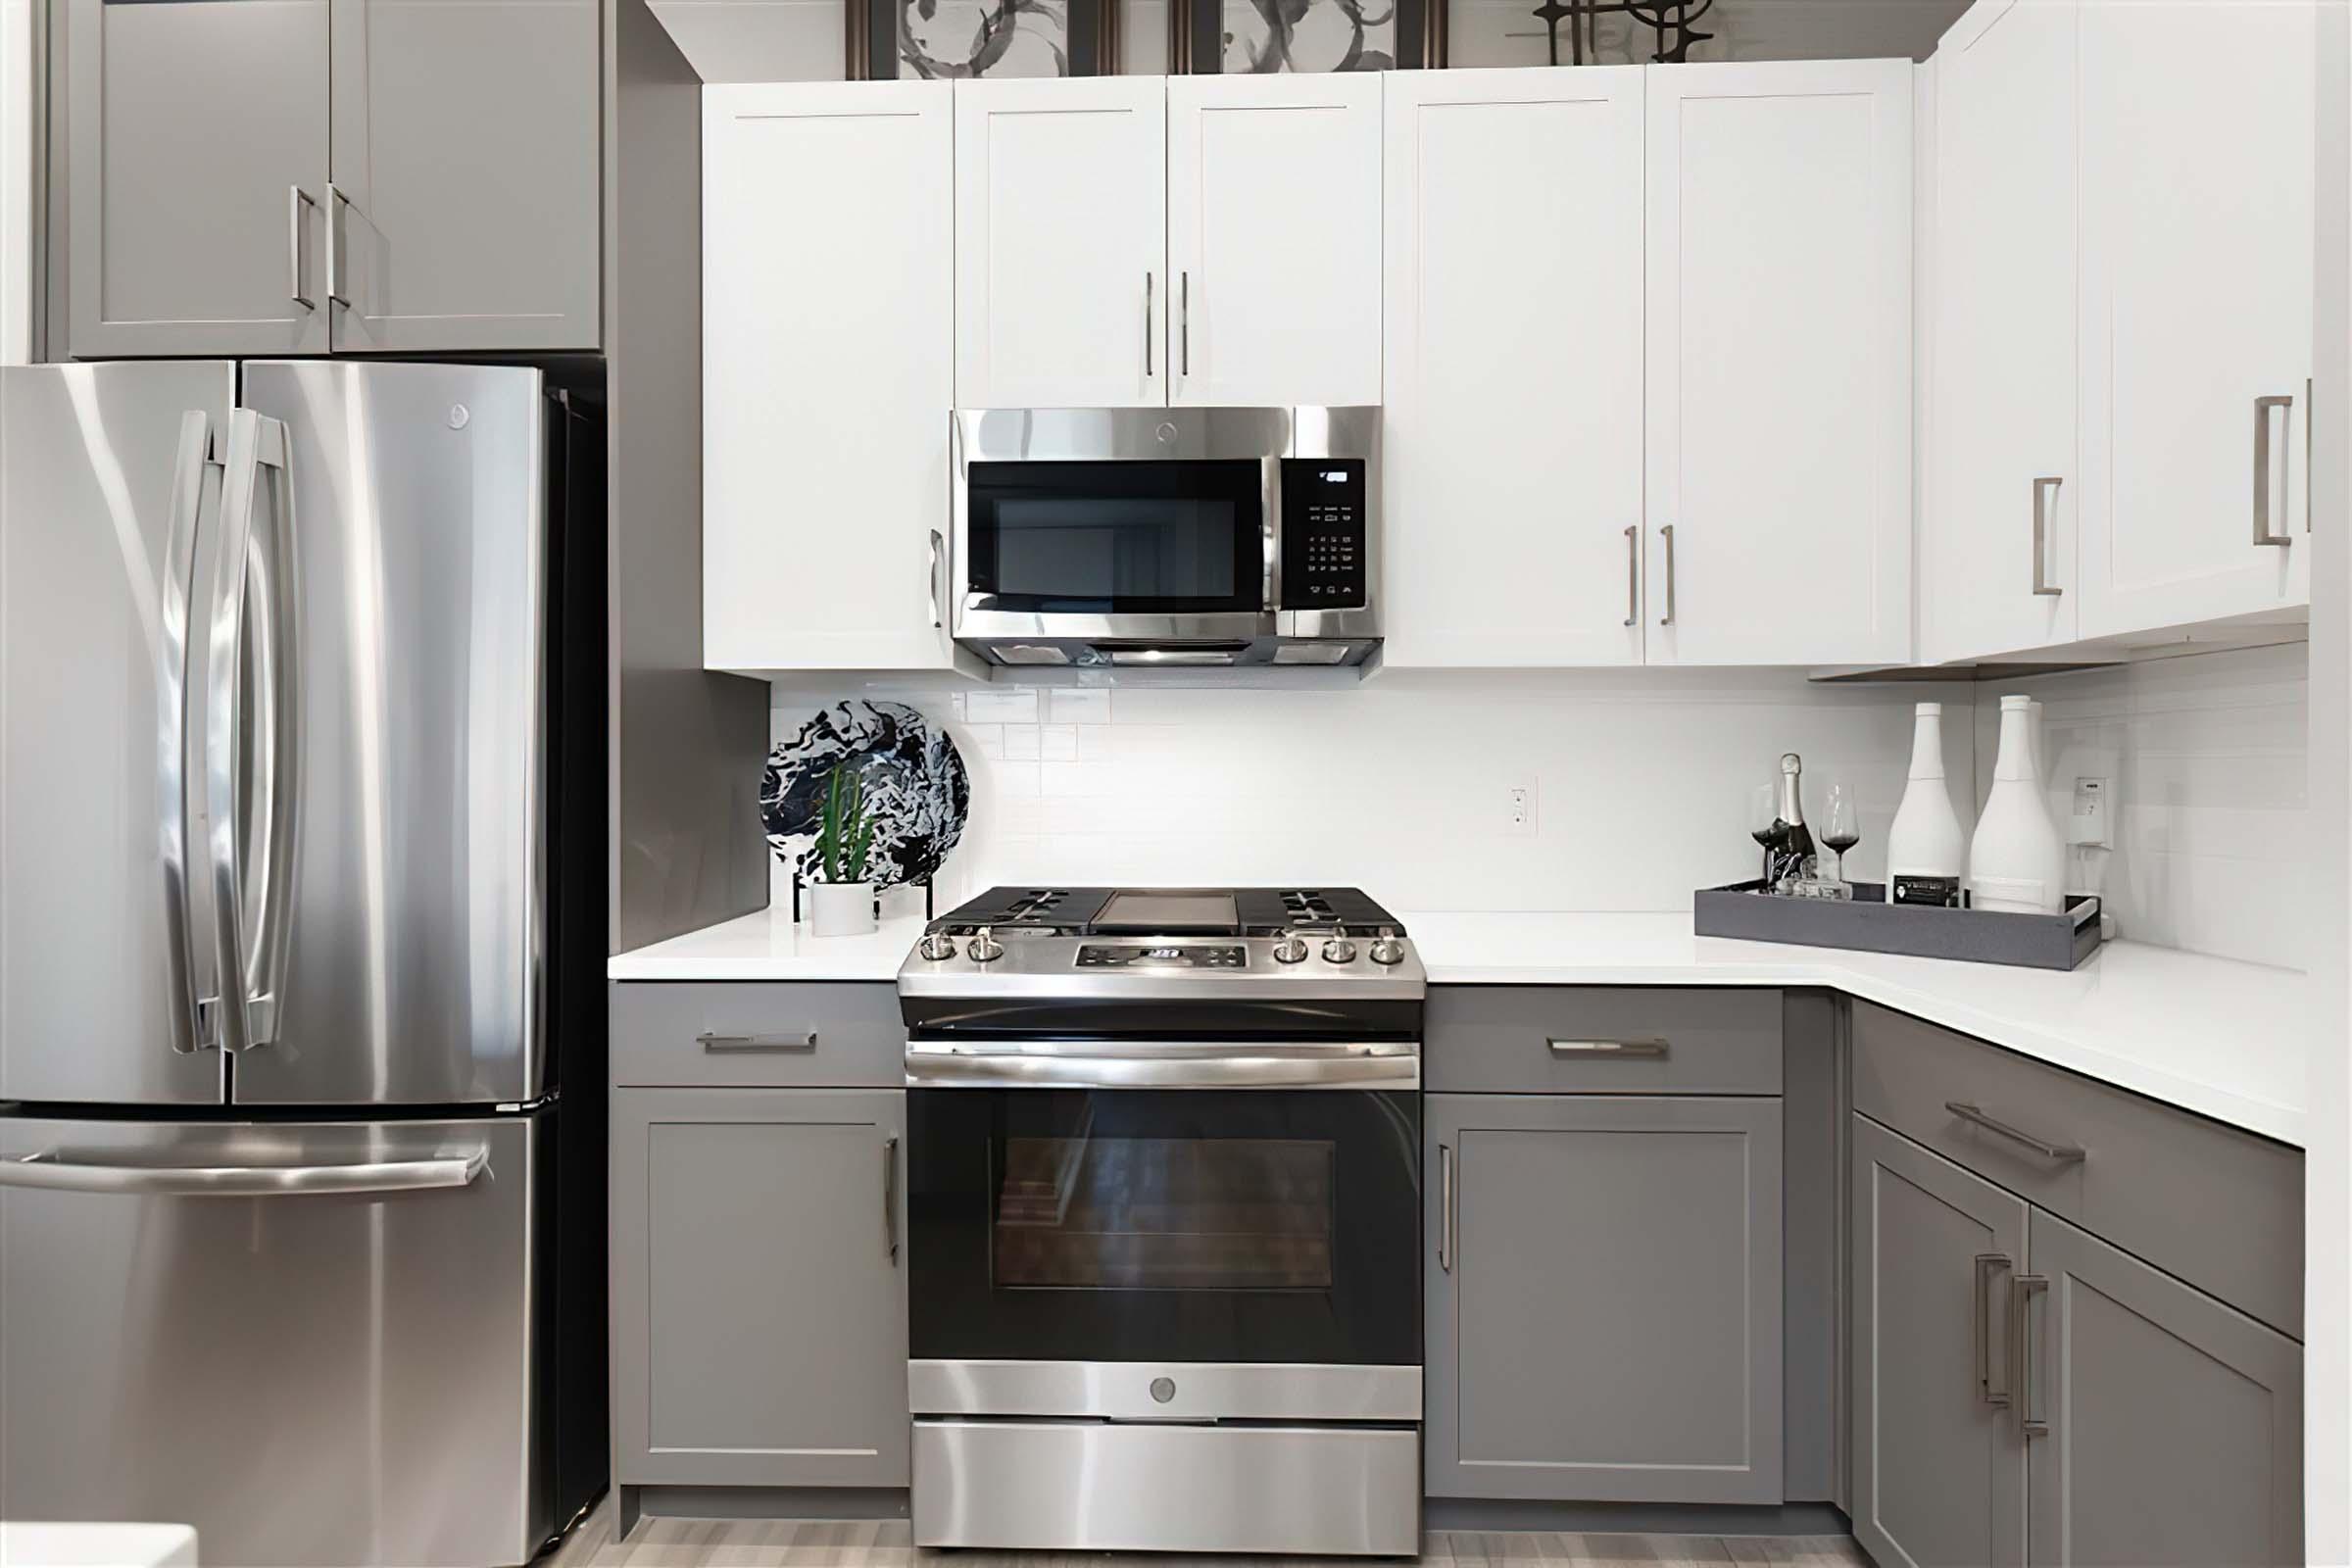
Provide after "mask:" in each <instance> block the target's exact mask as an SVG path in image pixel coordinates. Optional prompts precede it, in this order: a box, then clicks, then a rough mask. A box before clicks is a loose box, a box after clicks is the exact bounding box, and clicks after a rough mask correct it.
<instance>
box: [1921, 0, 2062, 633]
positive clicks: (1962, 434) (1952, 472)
mask: <svg viewBox="0 0 2352 1568" xmlns="http://www.w3.org/2000/svg"><path fill="white" fill-rule="evenodd" d="M1979 12H1985V13H1988V15H1985V16H1983V17H1980V16H1979V15H1978V13H1979ZM2080 15H2081V8H2080V7H2078V6H2076V5H2074V4H2072V3H2071V0H2011V3H2010V4H2008V5H2006V6H1999V5H1993V6H1980V7H1978V8H1977V10H1976V11H1972V12H1971V13H1970V14H1969V17H1968V18H1967V19H1965V20H1964V22H1963V23H1962V25H1961V26H1959V27H1955V28H1954V29H1953V32H1952V33H1950V34H1947V35H1946V36H1945V38H1944V41H1943V43H1942V44H1941V46H1940V47H1938V48H1937V50H1936V181H1935V183H1936V192H1935V209H1934V213H1933V216H1932V220H1931V221H1932V224H1933V226H1932V228H1931V230H1930V234H1931V236H1932V237H1931V238H1930V240H1929V243H1931V244H1932V245H1933V246H1934V247H1935V276H1936V285H1935V299H1934V301H1933V310H1934V312H1935V316H1934V320H1933V323H1932V326H1931V332H1932V337H1933V346H1932V348H1931V349H1930V359H1931V364H1930V367H1929V370H1928V374H1929V377H1930V391H1929V396H1928V410H1929V418H1930V420H1931V431H1932V433H1931V435H1930V438H1929V442H1928V451H1927V453H1926V454H1925V461H1926V465H1927V476H1928V482H1927V507H1926V515H1925V516H1924V517H1923V518H1922V519H1921V529H1920V534H1921V541H1922V543H1921V549H1922V555H1921V560H1920V582H1919V587H1920V594H1919V598H1920V617H1921V625H1920V652H1921V655H1922V657H1923V658H1925V659H1927V660H1930V661H1944V660H1957V659H1973V658H1982V657H1985V656H1987V655H1995V654H2006V653H2015V652H2018V651H2020V650H2024V649H2031V648H2043V647H2048V646H2050V645H2052V644H2056V643H2064V642H2071V641H2072V640H2073V639H2074V636H2075V624H2076V618H2075V611H2076V605H2077V603H2078V602H2079V600H2080V599H2081V597H2082V593H2081V590H2082V582H2081V579H2080V578H2079V576H2078V575H2077V571H2076V550H2075V515H2076V512H2077V502H2078V501H2079V500H2080V499H2081V492H2082V471H2081V469H2080V468H2079V467H2078V466H2076V462H2075V348H2076V330H2075V327H2076V315H2075V254H2076V251H2075V102H2076V88H2075V46H2076V33H2077V30H2078V19H2079V17H2080ZM2048 479H2055V480H2058V481H2059V482H2058V483H2057V484H2055V485H2051V484H2046V483H2040V481H2043V480H2048ZM2037 485H2038V489H2037V488H2036V486H2037ZM2037 501H2038V502H2039V504H2040V505H2041V507H2042V510H2043V513H2044V516H2045V524H2044V534H2045V537H2044V538H2043V541H2042V544H2041V561H2042V571H2041V579H2042V586H2044V587H2054V588H2056V589H2058V590H2059V592H2058V593H2056V594H2054V595H2053V594H2047V593H2040V594H2037V593H2035V592H2034V586H2035V579H2034V507H2035V505H2036V502H2037Z"/></svg>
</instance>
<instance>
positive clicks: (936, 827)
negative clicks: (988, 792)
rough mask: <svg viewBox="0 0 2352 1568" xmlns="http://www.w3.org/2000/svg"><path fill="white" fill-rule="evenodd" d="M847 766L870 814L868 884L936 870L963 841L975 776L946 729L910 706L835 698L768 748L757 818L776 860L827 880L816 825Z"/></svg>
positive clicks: (920, 877) (922, 876) (918, 877)
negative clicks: (836, 777)
mask: <svg viewBox="0 0 2352 1568" xmlns="http://www.w3.org/2000/svg"><path fill="white" fill-rule="evenodd" d="M844 766H848V767H854V768H856V769H857V771H858V783H859V784H861V785H862V786H864V793H865V809H866V811H867V813H868V814H869V815H870V816H871V818H872V819H873V824H874V844H873V849H872V851H871V853H870V854H869V855H868V856H867V858H866V876H867V878H868V880H870V881H871V882H872V883H873V884H874V885H875V886H876V887H883V888H887V887H898V886H900V885H902V884H905V883H909V882H921V881H924V880H926V879H928V878H929V877H930V876H931V875H932V874H933V873H934V872H936V871H938V869H939V867H940V862H941V861H943V860H945V859H946V858H948V852H949V851H950V850H952V849H954V848H955V847H956V840H957V839H960V838H962V837H963V822H964V818H965V817H966V816H967V815H969V814H970V811H971V806H972V784H971V778H970V775H968V774H967V773H965V771H964V767H963V758H962V757H961V756H960V755H958V754H957V752H956V743H955V742H954V741H952V740H950V739H949V738H948V733H947V731H946V730H944V729H935V728H933V727H932V724H931V721H930V720H929V719H927V718H925V717H924V716H923V715H922V714H920V713H918V712H916V711H914V710H913V709H911V708H908V707H907V705H906V704H905V703H869V702H864V701H855V702H847V703H835V704H834V705H833V706H832V707H831V708H825V709H820V710H818V711H817V712H816V713H815V714H814V715H812V716H811V717H810V718H809V721H808V722H807V723H805V724H803V725H802V726H801V730H800V733H799V734H797V735H795V736H793V737H792V739H790V740H787V741H778V742H777V743H776V744H775V746H774V748H773V749H772V750H770V751H769V752H768V754H767V770H766V772H765V773H763V774H762V775H761V776H760V820H761V821H762V822H763V823H765V824H766V826H767V843H768V848H770V849H771V850H773V851H775V854H776V858H777V859H779V860H781V861H783V862H784V863H785V864H786V865H789V866H792V867H793V868H794V869H796V870H798V871H799V872H800V874H801V877H802V879H803V880H805V881H814V880H817V879H819V878H820V877H821V875H822V872H821V867H820V864H819V861H818V858H817V853H816V829H817V824H818V822H819V821H820V820H821V819H822V818H823V815H824V809H825V789H826V786H827V785H828V784H829V783H830V782H831V780H832V777H833V772H834V770H835V769H836V768H839V767H844Z"/></svg>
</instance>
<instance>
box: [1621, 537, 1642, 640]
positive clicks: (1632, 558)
mask: <svg viewBox="0 0 2352 1568" xmlns="http://www.w3.org/2000/svg"><path fill="white" fill-rule="evenodd" d="M1641 618H1642V539H1641V532H1640V530H1639V529H1637V528H1635V526H1634V525H1633V524H1632V523H1630V522H1629V523H1627V524H1626V525H1625V623H1626V624H1627V625H1628V626H1631V625H1633V624H1634V623H1635V622H1636V621H1638V620H1640V619H1641Z"/></svg>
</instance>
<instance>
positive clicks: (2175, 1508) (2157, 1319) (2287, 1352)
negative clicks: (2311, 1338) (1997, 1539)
mask: <svg viewBox="0 0 2352 1568" xmlns="http://www.w3.org/2000/svg"><path fill="white" fill-rule="evenodd" d="M2033 1228H2034V1236H2033V1242H2032V1247H2033V1255H2034V1274H2036V1275H2037V1276H2040V1277H2042V1278H2045V1279H2047V1280H2048V1281H2049V1290H2048V1293H2047V1294H2046V1295H2045V1296H2041V1297H2038V1298H2034V1299H2032V1301H2031V1305H2030V1309H2029V1315H2028V1317H2027V1320H2026V1324H2025V1328H2024V1331H2023V1332H2024V1333H2025V1334H2026V1336H2027V1338H2028V1344H2029V1347H2030V1350H2029V1353H2030V1358H2031V1364H2032V1369H2033V1371H2032V1375H2031V1376H2030V1377H2029V1378H2028V1379H2026V1380H2025V1381H2026V1382H2027V1384H2028V1385H2029V1386H2028V1387H2024V1388H2021V1389H2020V1391H2019V1394H2018V1397H2019V1398H2020V1399H2021V1400H2024V1401H2026V1402H2027V1403H2028V1405H2029V1407H2030V1408H2029V1412H2028V1413H2030V1414H2031V1415H2034V1416H2035V1417H2038V1418H2041V1419H2045V1420H2047V1421H2048V1422H2049V1426H2050V1430H2049V1432H2048V1434H2047V1435H2046V1436H2040V1437H2035V1438H2034V1439H2033V1440H2032V1442H2031V1447H2030V1450H2029V1451H2030V1455H2031V1457H2030V1464H2031V1466H2032V1469H2031V1474H2030V1479H2029V1487H2030V1495H2031V1496H2032V1499H2033V1501H2032V1513H2031V1521H2032V1523H2031V1531H2032V1544H2031V1561H2032V1562H2033V1563H2034V1565H2035V1568H2045V1565H2046V1568H2060V1565H2062V1564H2063V1565H2067V1568H2074V1565H2078V1564H2079V1565H2084V1568H2088V1565H2092V1564H2100V1565H2112V1568H2124V1565H2131V1568H2169V1565H2179V1568H2217V1565H2225V1564H2229V1565H2238V1564H2263V1565H2273V1564H2278V1565H2283V1564H2289V1563H2299V1562H2301V1561H2303V1349H2302V1347H2301V1346H2298V1345H2297V1344H2295V1343H2294V1342H2293V1341H2292V1340H2289V1339H2287V1338H2285V1337H2284V1336H2282V1335H2279V1334H2276V1333H2274V1332H2272V1331H2271V1330H2270V1329H2267V1328H2264V1327H2263V1326H2262V1325H2261V1324H2259V1323H2257V1322H2255V1321H2254V1320H2253V1319H2252V1318H2249V1317H2245V1316H2243V1315H2241V1314H2239V1313H2237V1312H2233V1311H2231V1310H2230V1309H2229V1307H2227V1306H2224V1305H2223V1304H2222V1303H2221V1302H2219V1301H2217V1300H2215V1299H2212V1298H2211V1297H2209V1296H2206V1295H2204V1294H2203V1293H2202V1292H2199V1291H2197V1290H2194V1289H2192V1288H2191V1287H2189V1286H2187V1285H2183V1284H2181V1283H2180V1281H2179V1280H2176V1279H2174V1278H2173V1277H2172V1276H2171V1275H2169V1274H2164V1273H2161V1272H2159V1271H2158V1270H2156V1269H2153V1268H2150V1267H2149V1266H2148V1265H2147V1264H2145V1263H2142V1262H2140V1261H2139V1260H2138V1259H2137V1258H2134V1257H2131V1255H2129V1254H2128V1253H2125V1252H2122V1251H2118V1250H2116V1249H2115V1248H2112V1247H2109V1246H2108V1245H2107V1244H2106V1243H2105V1242H2102V1241H2099V1240H2098V1239H2097V1238H2095V1237H2093V1236H2091V1235H2090V1234H2088V1233H2087V1232H2084V1231H2081V1230H2077V1229H2076V1228H2075V1227H2074V1226H2072V1225H2069V1224H2067V1223H2066V1222H2065V1221H2064V1220H2061V1219H2055V1218H2052V1217H2051V1216H2050V1215H2047V1214H2044V1213H2042V1212H2041V1211H2039V1210H2038V1209H2037V1210H2035V1211H2034V1227H2033Z"/></svg>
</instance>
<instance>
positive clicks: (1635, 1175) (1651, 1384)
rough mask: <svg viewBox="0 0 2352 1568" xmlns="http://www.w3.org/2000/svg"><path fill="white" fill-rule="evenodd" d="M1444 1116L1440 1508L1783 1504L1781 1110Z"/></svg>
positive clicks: (1723, 1104) (1713, 1106) (1436, 1194)
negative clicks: (1504, 1500)
mask: <svg viewBox="0 0 2352 1568" xmlns="http://www.w3.org/2000/svg"><path fill="white" fill-rule="evenodd" d="M1427 1105H1428V1111H1427V1120H1428V1125H1429V1129H1430V1131H1429V1135H1428V1137H1429V1142H1430V1153H1429V1165H1430V1168H1431V1169H1432V1171H1433V1173H1434V1174H1435V1176H1436V1179H1435V1180H1433V1181H1431V1182H1430V1183H1429V1184H1428V1192H1429V1200H1428V1201H1429V1204H1430V1208H1429V1212H1428V1214H1427V1217H1426V1219H1425V1226H1426V1231H1427V1234H1428V1235H1429V1236H1430V1237H1432V1238H1433V1239H1444V1238H1446V1237H1448V1236H1450V1240H1449V1241H1442V1248H1443V1254H1444V1255H1443V1257H1442V1258H1441V1257H1437V1256H1433V1257H1432V1258H1431V1259H1430V1261H1429V1262H1428V1264H1427V1265H1426V1268H1425V1275H1426V1279H1427V1282H1428V1291H1429V1325H1428V1345H1429V1349H1428V1359H1429V1377H1430V1388H1429V1395H1430V1398H1429V1415H1428V1421H1429V1427H1428V1465H1429V1490H1430V1492H1431V1493H1432V1494H1433V1495H1440V1496H1457V1497H1533V1498H1559V1499H1567V1500H1595V1501H1648V1502H1779V1501H1780V1500H1781V1453H1782V1446H1781V1354H1782V1346H1781V1103H1780V1101H1779V1100H1778V1099H1761V1098H1759V1099H1749V1100H1716V1099H1701V1098H1696V1097H1692V1098H1687V1099H1673V1100H1667V1099H1649V1098H1641V1097H1630V1096H1629V1097H1611V1098H1606V1099H1603V1098H1599V1097H1588V1096H1565V1095H1563V1096H1502V1095H1495V1096H1477V1095H1468V1096H1466V1095H1432V1096H1430V1097H1428V1102H1427ZM1448 1168H1450V1170H1451V1176H1450V1182H1451V1191H1450V1193H1449V1191H1448V1178H1447V1176H1446V1171H1447V1169H1448ZM1449 1196H1450V1197H1451V1199H1452V1201H1453V1218H1452V1221H1451V1224H1450V1227H1449V1226H1448V1221H1447V1217H1446V1201H1447V1199H1448V1197H1449Z"/></svg>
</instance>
